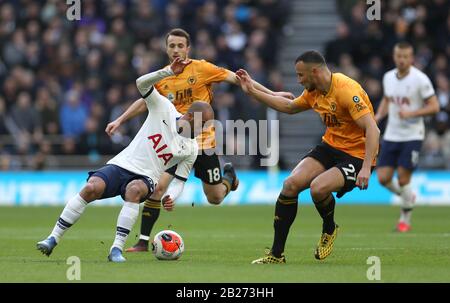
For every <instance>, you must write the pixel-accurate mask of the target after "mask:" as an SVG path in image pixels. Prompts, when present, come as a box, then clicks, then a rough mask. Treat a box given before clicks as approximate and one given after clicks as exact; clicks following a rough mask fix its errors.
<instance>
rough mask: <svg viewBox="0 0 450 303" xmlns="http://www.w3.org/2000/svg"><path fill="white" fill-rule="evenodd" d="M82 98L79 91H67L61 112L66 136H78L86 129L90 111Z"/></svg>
mask: <svg viewBox="0 0 450 303" xmlns="http://www.w3.org/2000/svg"><path fill="white" fill-rule="evenodd" d="M80 99H81V98H80V92H79V91H76V90H70V91H68V92H67V93H66V100H65V101H64V103H63V105H62V106H61V110H60V113H59V117H60V118H59V120H60V121H61V129H62V134H63V135H64V136H65V137H78V136H80V135H81V133H82V132H83V131H84V125H85V122H86V119H87V114H88V113H87V110H86V108H84V106H83V105H82V104H81V100H80Z"/></svg>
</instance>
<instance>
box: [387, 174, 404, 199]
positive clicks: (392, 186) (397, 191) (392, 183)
mask: <svg viewBox="0 0 450 303" xmlns="http://www.w3.org/2000/svg"><path fill="white" fill-rule="evenodd" d="M385 187H386V188H387V189H389V190H390V191H391V192H393V193H394V194H396V195H397V196H400V194H401V188H400V185H398V180H397V179H395V178H392V180H391V181H390V182H389V183H387V184H386V185H385Z"/></svg>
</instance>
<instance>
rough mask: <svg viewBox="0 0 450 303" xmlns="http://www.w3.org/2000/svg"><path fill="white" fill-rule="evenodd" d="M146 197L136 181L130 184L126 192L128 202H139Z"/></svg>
mask: <svg viewBox="0 0 450 303" xmlns="http://www.w3.org/2000/svg"><path fill="white" fill-rule="evenodd" d="M143 195H144V191H143V189H142V188H141V186H139V184H138V183H137V182H135V181H132V182H130V183H129V184H128V185H127V187H126V190H125V199H126V200H127V201H128V202H139V201H140V200H141V198H142V197H143Z"/></svg>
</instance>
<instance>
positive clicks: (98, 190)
mask: <svg viewBox="0 0 450 303" xmlns="http://www.w3.org/2000/svg"><path fill="white" fill-rule="evenodd" d="M103 190H104V188H103V187H102V186H101V185H100V184H99V183H98V182H91V181H90V182H88V183H86V185H85V186H84V188H83V190H82V192H83V196H85V197H86V198H87V199H88V200H95V199H98V198H100V197H101V195H102V194H103Z"/></svg>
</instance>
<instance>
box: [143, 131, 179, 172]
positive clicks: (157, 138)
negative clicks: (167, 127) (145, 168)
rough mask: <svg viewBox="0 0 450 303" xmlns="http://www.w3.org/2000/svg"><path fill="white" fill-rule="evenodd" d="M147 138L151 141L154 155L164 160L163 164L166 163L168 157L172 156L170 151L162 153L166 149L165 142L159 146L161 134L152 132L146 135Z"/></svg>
mask: <svg viewBox="0 0 450 303" xmlns="http://www.w3.org/2000/svg"><path fill="white" fill-rule="evenodd" d="M147 139H149V140H150V141H152V142H153V149H154V150H155V152H156V155H157V156H158V158H160V159H162V160H163V161H164V165H167V163H168V162H169V161H170V159H172V158H173V154H172V153H167V152H166V153H164V151H167V150H166V148H167V144H163V145H162V146H159V145H160V144H159V143H161V139H162V135H161V134H154V135H151V136H148V137H147Z"/></svg>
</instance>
